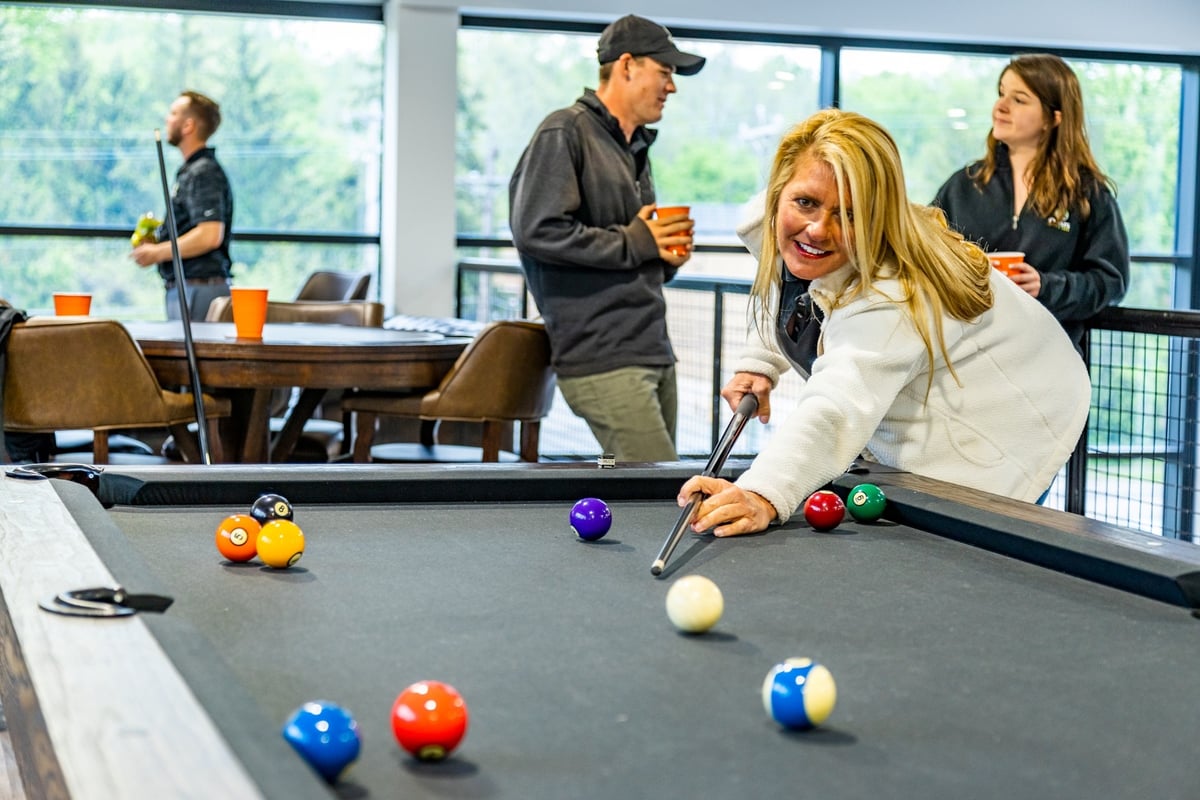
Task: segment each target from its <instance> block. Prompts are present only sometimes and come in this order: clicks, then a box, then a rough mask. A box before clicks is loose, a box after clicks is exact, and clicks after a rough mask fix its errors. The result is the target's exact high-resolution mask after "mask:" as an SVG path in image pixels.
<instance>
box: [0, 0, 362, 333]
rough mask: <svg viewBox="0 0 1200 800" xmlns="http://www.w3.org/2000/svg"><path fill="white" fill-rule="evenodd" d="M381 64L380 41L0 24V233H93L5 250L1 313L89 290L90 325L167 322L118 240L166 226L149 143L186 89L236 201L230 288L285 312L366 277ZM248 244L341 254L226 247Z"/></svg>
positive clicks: (149, 17) (237, 29) (196, 21)
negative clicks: (333, 282) (332, 279)
mask: <svg viewBox="0 0 1200 800" xmlns="http://www.w3.org/2000/svg"><path fill="white" fill-rule="evenodd" d="M148 31H152V32H153V35H148V34H147V32H148ZM382 61H383V26H382V25H380V24H377V23H364V22H342V21H328V20H323V21H310V20H286V19H285V20H281V19H277V18H264V17H250V16H219V15H211V14H203V15H200V14H195V15H193V14H177V13H160V12H134V11H117V10H107V9H86V8H62V7H56V8H40V7H29V8H24V7H19V6H18V7H14V6H11V5H8V4H6V5H4V6H0V119H4V120H5V125H4V126H3V128H2V129H0V185H3V186H5V187H6V191H5V192H4V193H2V194H0V223H3V224H6V225H13V226H26V227H29V228H39V229H40V228H62V229H75V230H74V231H73V232H74V233H76V234H78V233H80V232H81V230H80V229H82V232H84V233H86V232H89V231H91V229H95V231H94V232H95V236H94V237H88V236H85V237H82V238H80V237H76V238H59V237H46V238H39V237H8V238H4V239H0V296H4V297H6V298H7V299H8V300H10V301H11V302H13V303H14V304H15V305H17V306H19V307H23V308H26V309H28V310H30V311H37V310H45V309H48V308H49V307H50V294H51V293H52V292H53V291H56V290H69V289H86V290H90V291H92V292H93V293H95V302H94V305H93V308H94V309H95V313H100V314H104V313H109V312H110V311H112V312H113V313H116V312H117V311H119V312H120V314H121V315H122V316H124V317H128V318H137V317H141V318H153V317H161V316H162V314H163V298H162V286H161V282H160V281H159V280H158V278H157V277H155V276H154V275H152V274H149V273H148V272H144V271H142V270H139V269H138V267H137V266H136V265H135V264H134V263H133V262H131V261H129V260H128V259H127V257H126V255H127V252H128V249H129V242H128V238H127V237H128V234H127V233H124V232H120V231H119V230H114V229H126V230H128V231H129V232H132V229H133V224H134V222H135V221H136V220H137V218H138V217H139V216H140V215H141V214H142V213H144V212H146V211H153V212H155V213H156V215H158V216H160V217H161V214H162V213H163V211H164V207H163V198H162V182H161V178H160V175H159V169H158V159H157V154H156V151H155V144H154V130H155V129H161V128H162V127H163V124H164V123H163V120H164V117H165V115H166V112H167V108H168V106H169V105H170V103H171V101H172V100H174V99H175V97H176V96H177V93H178V92H179V91H182V90H183V89H195V90H197V91H200V92H204V93H205V94H208V95H210V96H212V97H213V98H214V99H216V100H217V101H218V102H219V103H220V104H221V110H222V115H223V120H222V124H221V128H220V130H218V131H217V133H216V135H215V136H214V137H213V138H212V140H211V144H212V145H213V146H215V147H216V148H217V156H218V158H219V159H220V161H221V163H222V165H223V166H224V167H225V170H226V172H227V173H228V174H229V177H230V181H231V183H232V184H233V190H234V208H235V215H234V234H235V238H234V241H233V245H232V255H233V259H234V274H235V277H236V278H237V279H238V280H239V281H240V282H242V283H254V282H262V283H264V284H269V285H270V286H271V287H272V290H273V291H277V292H278V293H279V294H280V296H281V299H291V296H290V295H289V294H288V293H289V292H294V291H295V290H298V289H299V287H300V284H301V282H302V281H303V279H304V277H305V275H306V274H307V273H308V272H310V271H312V270H315V269H318V268H322V269H330V268H341V269H348V270H353V271H359V270H362V269H364V268H369V269H376V268H377V266H378V247H377V246H376V245H375V244H374V243H373V242H371V241H370V240H369V237H373V236H376V235H377V234H378V230H379V187H380V178H379V162H380V158H379V156H380V142H381V137H380V129H381V120H382V80H381V76H382ZM164 156H165V160H166V165H167V172H168V181H169V182H171V183H173V181H174V173H175V170H176V169H177V168H178V166H179V164H180V157H179V152H178V151H177V150H175V148H173V147H170V146H168V145H167V144H166V143H165V142H164ZM251 231H260V232H261V231H270V232H275V233H285V234H288V233H292V234H323V233H334V234H344V235H350V237H351V241H350V242H349V243H345V244H339V245H322V246H318V247H314V246H304V247H299V246H296V245H295V244H290V245H289V244H286V243H285V244H279V243H265V242H253V241H250V240H247V239H241V240H239V239H238V238H237V234H238V233H242V234H243V235H245V234H246V233H248V232H251ZM353 235H362V236H366V237H368V241H367V242H366V243H355V242H354V241H353Z"/></svg>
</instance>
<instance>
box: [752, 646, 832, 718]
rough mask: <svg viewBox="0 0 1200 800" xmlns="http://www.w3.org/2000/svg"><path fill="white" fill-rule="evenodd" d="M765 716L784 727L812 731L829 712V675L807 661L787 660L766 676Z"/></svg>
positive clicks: (830, 710)
mask: <svg viewBox="0 0 1200 800" xmlns="http://www.w3.org/2000/svg"><path fill="white" fill-rule="evenodd" d="M762 700H763V708H765V709H766V711H767V716H769V717H770V718H771V719H773V720H775V721H776V722H778V723H779V724H780V725H782V726H783V727H785V728H790V729H792V730H804V729H807V728H815V727H816V726H818V725H820V724H821V723H822V722H824V721H825V720H827V719H829V715H830V714H831V713H833V706H834V704H835V703H836V702H837V685H836V684H835V683H834V682H833V674H832V673H831V672H830V671H829V670H828V669H826V668H825V667H824V666H823V665H821V664H818V663H816V662H815V661H813V660H812V659H811V658H789V659H788V660H786V661H784V662H783V663H782V664H776V665H775V666H774V667H773V668H772V669H771V671H770V672H768V673H767V677H766V680H764V681H763V686H762Z"/></svg>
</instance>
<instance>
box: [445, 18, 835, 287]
mask: <svg viewBox="0 0 1200 800" xmlns="http://www.w3.org/2000/svg"><path fill="white" fill-rule="evenodd" d="M677 44H678V45H679V47H680V48H681V49H683V50H685V51H687V52H692V53H698V54H700V55H703V56H705V57H706V58H707V59H708V63H707V64H706V65H705V67H704V70H703V71H701V72H700V73H699V74H698V75H694V76H688V77H681V78H679V79H678V80H677V81H676V86H677V88H678V93H677V94H675V95H673V96H672V97H671V98H670V99H669V100H668V101H667V106H666V111H665V113H664V116H663V119H662V121H661V122H660V123H658V124H657V125H655V126H654V127H655V128H657V130H658V131H659V137H658V140H657V141H656V142H655V145H654V148H653V150H652V151H651V158H652V159H653V162H654V179H655V184H656V187H657V193H658V198H659V200H660V201H661V202H663V203H671V202H680V203H688V204H689V205H691V206H692V216H693V217H694V218H695V220H696V241H697V242H698V243H702V244H734V243H736V241H737V240H736V238H735V237H734V235H733V230H734V227H735V224H736V220H737V217H738V213H739V210H740V208H741V206H742V204H743V203H745V202H746V201H747V200H749V199H750V198H751V197H752V196H753V195H754V193H755V192H756V191H757V190H758V189H759V188H761V185H762V182H763V180H764V177H765V174H766V169H767V167H768V166H769V159H770V157H771V155H772V154H773V153H774V150H775V145H776V143H777V142H778V140H779V137H780V135H781V134H782V133H783V131H784V130H785V129H786V128H787V127H788V126H789V125H791V124H792V123H794V122H796V121H798V120H799V119H802V118H803V117H805V116H807V115H808V114H810V113H812V112H813V111H815V110H816V109H817V108H818V107H819V104H818V89H817V78H818V75H819V72H820V51H819V50H818V49H817V48H815V47H810V46H789V45H767V44H749V43H744V42H727V41H713V40H707V39H706V40H689V39H683V38H679V39H677ZM531 54H532V57H531ZM458 63H459V115H458V130H459V135H458V164H457V171H456V185H457V196H458V230H459V233H460V234H465V235H474V236H484V237H500V238H508V237H509V235H510V234H509V230H508V179H509V176H511V175H512V171H513V169H514V167H515V166H516V163H517V160H518V158H520V155H521V152H522V151H523V150H524V149H525V145H526V144H527V143H528V142H529V138H530V136H531V135H532V134H533V132H534V130H535V129H536V128H537V125H538V123H539V122H541V120H542V118H544V117H545V116H546V115H547V114H549V113H550V112H551V111H553V110H555V109H557V108H562V107H565V106H569V105H570V104H571V103H573V102H574V101H575V98H577V97H578V96H579V95H580V94H581V93H582V90H583V88H584V87H589V88H593V89H594V88H595V87H596V85H597V71H598V64H597V62H596V34H594V33H587V34H564V33H547V32H539V31H504V30H490V29H470V28H468V29H463V30H462V31H461V32H460V33H459V37H458ZM746 263H747V262H746V260H745V259H742V258H735V259H729V258H726V257H723V256H721V255H719V254H712V253H709V254H704V253H701V254H698V255H697V257H696V258H694V259H693V260H692V261H691V262H689V263H688V266H687V270H688V272H689V273H690V274H726V275H729V274H733V275H741V276H743V277H746V276H748V274H747V273H746V272H745V265H746ZM750 269H751V270H752V269H753V264H752V263H751V266H750Z"/></svg>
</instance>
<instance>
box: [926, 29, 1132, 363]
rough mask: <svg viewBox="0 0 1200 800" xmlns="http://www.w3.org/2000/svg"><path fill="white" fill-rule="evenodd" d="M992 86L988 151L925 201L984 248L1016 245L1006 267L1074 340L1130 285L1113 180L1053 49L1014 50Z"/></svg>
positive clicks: (1079, 96) (1073, 83)
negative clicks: (1018, 258)
mask: <svg viewBox="0 0 1200 800" xmlns="http://www.w3.org/2000/svg"><path fill="white" fill-rule="evenodd" d="M998 90H999V96H998V97H997V98H996V102H995V105H994V106H993V107H992V129H991V131H990V132H989V133H988V138H987V153H986V154H985V155H984V157H983V158H982V159H981V160H979V161H976V162H975V163H973V164H970V165H969V166H967V167H966V168H964V169H962V170H959V171H958V172H956V173H955V174H954V175H952V176H951V177H950V179H949V180H948V181H946V183H945V185H943V186H942V188H941V189H940V190H938V193H937V197H935V198H934V201H933V202H934V205H936V206H938V207H939V208H941V209H943V210H944V211H945V212H946V218H947V219H948V220H949V222H950V225H951V227H953V228H954V229H955V230H957V231H959V232H960V233H962V234H963V236H965V237H966V238H967V239H969V240H971V241H973V242H975V243H977V244H978V245H979V246H980V247H982V248H983V249H984V250H988V251H1019V252H1023V253H1024V254H1025V259H1024V262H1023V263H1019V264H1017V265H1016V266H1015V267H1012V268H1010V270H1009V276H1010V277H1011V278H1012V279H1013V281H1014V282H1015V283H1016V284H1017V286H1019V287H1021V288H1022V289H1023V290H1025V291H1026V292H1028V293H1029V294H1030V295H1031V296H1033V297H1036V298H1037V299H1038V300H1039V301H1040V302H1041V304H1042V305H1044V306H1045V307H1046V308H1047V309H1049V311H1050V313H1052V314H1053V315H1054V316H1055V318H1057V319H1058V321H1059V322H1060V323H1062V325H1063V327H1064V328H1065V329H1066V331H1067V333H1068V334H1069V335H1070V337H1071V340H1072V341H1073V342H1074V343H1075V346H1076V347H1079V342H1080V339H1081V338H1082V336H1083V330H1084V326H1083V321H1084V320H1086V319H1087V318H1088V317H1091V316H1092V315H1094V314H1095V313H1096V312H1098V311H1099V310H1100V309H1102V308H1104V307H1105V306H1107V305H1110V304H1112V303H1116V302H1118V301H1120V299H1121V298H1122V297H1124V295H1125V290H1126V287H1127V286H1128V284H1129V242H1128V239H1127V236H1126V233H1125V225H1124V223H1123V222H1122V221H1121V212H1120V209H1119V208H1118V207H1117V201H1116V198H1115V197H1114V193H1113V184H1112V181H1111V180H1110V179H1109V178H1108V177H1107V176H1106V175H1105V174H1104V173H1103V172H1101V171H1100V167H1099V166H1098V165H1097V163H1096V159H1095V157H1093V155H1092V150H1091V147H1090V146H1089V145H1088V139H1087V133H1086V131H1085V129H1084V116H1083V93H1082V91H1081V90H1080V87H1079V79H1078V78H1077V77H1076V76H1075V73H1074V72H1073V71H1072V70H1071V68H1070V67H1069V66H1068V65H1067V64H1066V63H1065V62H1064V61H1063V60H1062V59H1061V58H1059V57H1058V56H1054V55H1049V54H1042V53H1032V54H1028V55H1021V56H1017V57H1016V58H1014V59H1013V60H1012V61H1010V62H1009V64H1008V65H1007V66H1006V67H1005V68H1004V71H1003V72H1002V73H1001V74H1000V82H999V87H998Z"/></svg>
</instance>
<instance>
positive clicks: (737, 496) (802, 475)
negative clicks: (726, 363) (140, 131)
mask: <svg viewBox="0 0 1200 800" xmlns="http://www.w3.org/2000/svg"><path fill="white" fill-rule="evenodd" d="M904 186H905V184H904V173H903V169H902V167H901V164H900V155H899V152H898V151H897V149H896V145H895V142H894V141H893V140H892V137H891V136H890V135H889V134H888V132H887V131H886V130H884V129H883V128H882V127H881V126H880V125H879V124H878V123H875V122H873V121H872V120H870V119H867V118H866V117H863V116H861V115H859V114H854V113H850V112H845V111H839V110H836V109H830V110H825V111H821V112H818V113H817V114H815V115H813V116H812V117H810V118H809V119H808V120H806V121H804V122H803V123H801V124H800V125H798V126H797V127H796V128H794V129H793V130H792V131H790V132H789V133H788V134H787V135H786V136H785V137H784V139H783V141H782V143H781V144H780V146H779V149H778V152H777V153H776V155H775V160H774V163H773V166H772V169H771V175H770V179H769V182H768V184H767V189H766V192H765V201H764V206H763V208H762V218H761V221H760V222H758V223H751V224H749V225H747V226H746V227H745V228H744V229H743V230H742V231H740V233H741V234H742V238H743V239H744V240H745V241H746V243H747V245H748V246H749V247H750V248H751V251H752V252H758V253H759V265H758V272H757V275H756V276H755V281H754V286H753V288H752V290H751V301H750V310H751V318H752V324H751V325H750V326H749V329H750V331H749V332H750V336H749V342H748V345H747V348H746V351H745V353H744V354H743V355H742V356H741V358H740V359H739V360H738V361H737V363H736V364H735V373H736V374H735V375H734V376H733V378H732V379H730V381H729V382H728V384H727V385H726V386H725V387H724V388H723V389H722V391H721V396H722V397H724V398H725V399H726V400H727V401H728V402H729V403H730V405H731V406H734V407H736V405H737V404H738V402H739V401H740V400H741V398H742V397H743V396H744V395H745V394H747V393H752V394H754V395H755V396H756V397H757V399H758V402H759V418H760V419H761V421H763V422H766V421H767V420H768V419H769V418H770V416H771V390H772V389H773V388H774V387H775V385H776V384H777V382H778V380H779V377H780V375H781V374H782V373H783V372H784V371H786V370H787V369H789V368H792V367H802V366H803V365H802V364H801V360H802V359H801V355H800V354H798V353H797V352H796V339H797V338H798V337H799V336H800V335H801V333H800V331H801V330H802V329H803V328H804V327H805V326H804V325H803V324H801V325H796V324H795V322H796V321H797V320H796V319H795V316H796V314H797V313H805V312H804V309H806V308H807V307H808V305H807V304H806V303H791V302H789V303H785V302H784V299H785V297H788V296H789V290H788V284H790V283H793V282H795V281H800V282H804V281H809V282H811V283H810V284H809V286H808V292H807V296H808V297H809V298H811V305H812V307H813V314H814V315H815V318H816V320H817V322H816V324H818V325H819V337H818V338H817V343H816V357H815V360H813V361H812V365H811V372H810V373H809V371H808V370H804V372H805V373H806V374H807V380H806V381H805V383H804V386H803V388H802V389H801V391H800V394H799V397H798V400H797V403H796V406H795V408H794V409H791V410H790V411H789V412H788V416H787V418H786V419H785V420H784V421H783V424H782V425H781V426H780V429H779V431H778V432H777V433H776V435H775V436H774V438H773V439H772V440H771V441H769V442H768V443H767V445H766V446H765V447H764V448H763V450H762V452H761V453H759V455H758V457H757V458H755V460H754V463H753V464H752V465H751V467H750V469H749V470H747V471H746V472H745V473H744V474H743V475H742V476H741V477H740V478H739V479H738V480H737V482H736V483H730V482H729V481H725V480H722V479H718V478H709V477H705V476H697V477H694V478H692V479H690V480H689V481H688V482H687V483H685V484H684V486H683V487H682V489H681V491H680V505H681V506H683V505H685V504H686V502H687V498H689V497H690V496H691V495H692V493H694V492H701V493H702V494H704V495H706V498H705V499H704V500H703V502H701V503H700V504H699V505H698V506H697V509H696V513H695V516H694V518H693V525H692V527H693V529H694V530H696V531H705V530H710V529H711V530H713V532H714V533H715V534H716V535H717V536H732V535H737V534H744V533H754V532H757V531H762V530H765V529H766V528H767V526H768V525H770V524H771V523H773V522H780V523H782V522H786V521H787V520H788V518H789V517H790V516H791V515H792V513H793V512H794V511H795V510H796V509H797V507H798V506H800V505H801V504H802V503H803V501H804V499H805V498H806V497H807V496H808V495H809V494H810V493H811V492H813V491H814V490H816V489H819V488H821V487H822V486H823V485H824V484H826V483H827V482H828V481H830V480H832V479H833V478H835V477H837V476H838V475H840V474H841V473H842V472H843V471H844V470H845V469H846V468H847V467H848V466H850V464H851V463H852V462H853V461H854V459H855V458H857V457H859V456H860V455H861V456H864V457H866V458H868V459H872V460H875V461H877V462H879V463H881V464H885V465H888V466H891V467H896V468H898V469H903V470H906V471H909V472H914V473H918V474H921V475H926V476H929V477H932V478H938V479H941V480H945V481H950V482H953V483H958V484H962V485H964V486H970V487H974V488H977V489H982V490H985V491H989V492H994V493H997V494H1002V495H1006V496H1008V497H1013V498H1018V499H1022V500H1027V501H1036V500H1038V499H1039V498H1040V497H1041V496H1043V495H1044V493H1045V491H1046V490H1047V489H1048V487H1049V486H1050V484H1051V482H1052V481H1053V479H1054V476H1055V475H1056V474H1057V473H1058V471H1059V469H1060V468H1061V467H1062V465H1063V464H1064V463H1065V462H1066V459H1067V457H1068V456H1069V454H1070V452H1071V450H1072V448H1073V447H1074V445H1075V443H1076V441H1077V440H1078V438H1079V435H1080V432H1081V431H1082V430H1083V426H1084V424H1085V422H1086V419H1087V414H1088V407H1089V400H1090V394H1091V384H1090V381H1089V379H1088V375H1087V371H1086V369H1085V368H1084V365H1083V362H1082V360H1081V359H1080V357H1079V355H1078V354H1077V353H1076V351H1075V350H1074V348H1073V347H1072V345H1071V342H1070V340H1069V339H1068V337H1067V336H1066V334H1065V333H1064V332H1063V330H1062V328H1061V327H1060V326H1059V324H1058V323H1057V322H1056V321H1055V319H1054V318H1053V317H1052V316H1051V315H1050V313H1049V312H1047V311H1046V309H1045V308H1043V307H1042V306H1041V305H1040V304H1039V303H1038V302H1037V301H1035V300H1034V299H1033V298H1032V297H1030V296H1029V295H1028V294H1026V293H1024V292H1022V291H1021V290H1020V289H1018V288H1017V286H1016V285H1015V284H1014V283H1013V282H1012V281H1010V280H1008V279H1007V278H1006V277H1004V276H1003V275H1001V274H1000V272H999V271H998V270H995V269H992V268H991V267H990V266H989V264H988V260H987V258H986V256H985V255H984V253H983V251H982V250H980V249H979V248H978V247H976V246H975V245H973V244H970V243H969V242H966V241H964V240H963V238H962V237H961V236H959V235H958V234H956V233H954V232H952V231H951V230H950V229H949V228H948V227H947V226H946V224H945V221H944V218H943V217H942V214H941V212H940V211H937V210H936V209H932V208H930V207H927V206H920V205H914V204H912V203H910V202H909V201H908V198H907V195H906V193H905V188H904ZM800 322H803V320H800Z"/></svg>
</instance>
